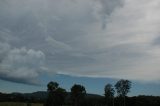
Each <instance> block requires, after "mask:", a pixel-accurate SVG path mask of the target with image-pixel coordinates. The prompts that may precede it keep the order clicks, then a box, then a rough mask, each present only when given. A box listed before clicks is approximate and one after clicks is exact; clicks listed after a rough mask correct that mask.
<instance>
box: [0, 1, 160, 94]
mask: <svg viewBox="0 0 160 106" xmlns="http://www.w3.org/2000/svg"><path fill="white" fill-rule="evenodd" d="M159 9H160V1H159V0H1V1H0V83H1V85H0V90H1V91H3V92H17V91H21V92H32V91H36V90H46V83H48V82H49V81H51V80H54V81H57V82H59V83H60V85H61V86H63V87H64V88H66V89H67V90H69V89H70V87H71V86H72V84H74V83H80V84H84V85H86V86H87V89H88V91H89V92H91V93H94V92H95V93H97V94H103V93H102V92H103V86H104V85H105V84H106V83H115V82H116V81H117V80H119V79H128V80H131V81H132V82H133V85H134V87H133V92H131V95H138V94H148V95H160V90H159V89H160V67H159V63H160V31H159V27H160V13H159ZM64 82H65V83H64ZM94 82H96V83H94ZM98 85H99V87H97V86H98ZM16 90H17V91H16Z"/></svg>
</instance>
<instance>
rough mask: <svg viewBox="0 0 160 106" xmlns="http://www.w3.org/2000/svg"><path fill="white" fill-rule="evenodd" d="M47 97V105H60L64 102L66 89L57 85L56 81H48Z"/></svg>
mask: <svg viewBox="0 0 160 106" xmlns="http://www.w3.org/2000/svg"><path fill="white" fill-rule="evenodd" d="M47 91H48V98H47V103H46V105H47V106H60V105H62V103H64V99H65V94H66V90H65V89H63V88H60V87H59V84H58V83H57V82H53V81H51V82H49V83H48V84H47Z"/></svg>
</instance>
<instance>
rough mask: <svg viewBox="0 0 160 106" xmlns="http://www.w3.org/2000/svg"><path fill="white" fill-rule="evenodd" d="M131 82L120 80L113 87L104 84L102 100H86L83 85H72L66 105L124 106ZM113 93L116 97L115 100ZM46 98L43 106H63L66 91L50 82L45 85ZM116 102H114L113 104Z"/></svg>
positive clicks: (55, 83)
mask: <svg viewBox="0 0 160 106" xmlns="http://www.w3.org/2000/svg"><path fill="white" fill-rule="evenodd" d="M130 88H131V81H129V80H124V79H121V80H119V81H117V83H116V84H115V85H114V86H113V85H111V84H109V83H108V84H106V85H105V87H104V96H105V98H103V99H93V98H92V99H91V100H89V99H87V98H86V96H85V95H86V89H85V87H84V86H83V85H80V84H74V85H73V86H72V87H71V89H70V90H71V92H70V99H68V100H69V101H68V104H67V105H72V106H97V105H98V106H104V105H105V106H115V105H116V106H117V105H118V106H126V96H127V94H128V92H130ZM115 91H116V93H117V97H116V98H115V97H114V95H115ZM47 92H48V97H47V100H46V103H45V106H62V105H64V104H65V99H66V98H67V97H66V96H67V95H66V94H67V92H66V90H65V89H64V88H61V87H59V84H58V83H57V82H54V81H51V82H49V83H48V84H47ZM115 101H116V102H115Z"/></svg>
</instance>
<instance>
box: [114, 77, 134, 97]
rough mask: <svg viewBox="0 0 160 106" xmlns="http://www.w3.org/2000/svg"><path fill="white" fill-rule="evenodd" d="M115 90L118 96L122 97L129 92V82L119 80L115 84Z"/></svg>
mask: <svg viewBox="0 0 160 106" xmlns="http://www.w3.org/2000/svg"><path fill="white" fill-rule="evenodd" d="M115 88H116V90H117V94H118V96H122V97H124V96H126V95H127V93H128V92H130V88H131V82H130V81H129V80H123V79H121V80H119V81H118V82H117V83H116V84H115Z"/></svg>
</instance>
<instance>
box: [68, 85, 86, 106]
mask: <svg viewBox="0 0 160 106" xmlns="http://www.w3.org/2000/svg"><path fill="white" fill-rule="evenodd" d="M85 94H86V90H85V87H84V86H82V85H77V84H75V85H73V86H72V88H71V98H72V103H73V105H74V106H79V105H80V103H81V102H82V101H83V99H84V96H85Z"/></svg>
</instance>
